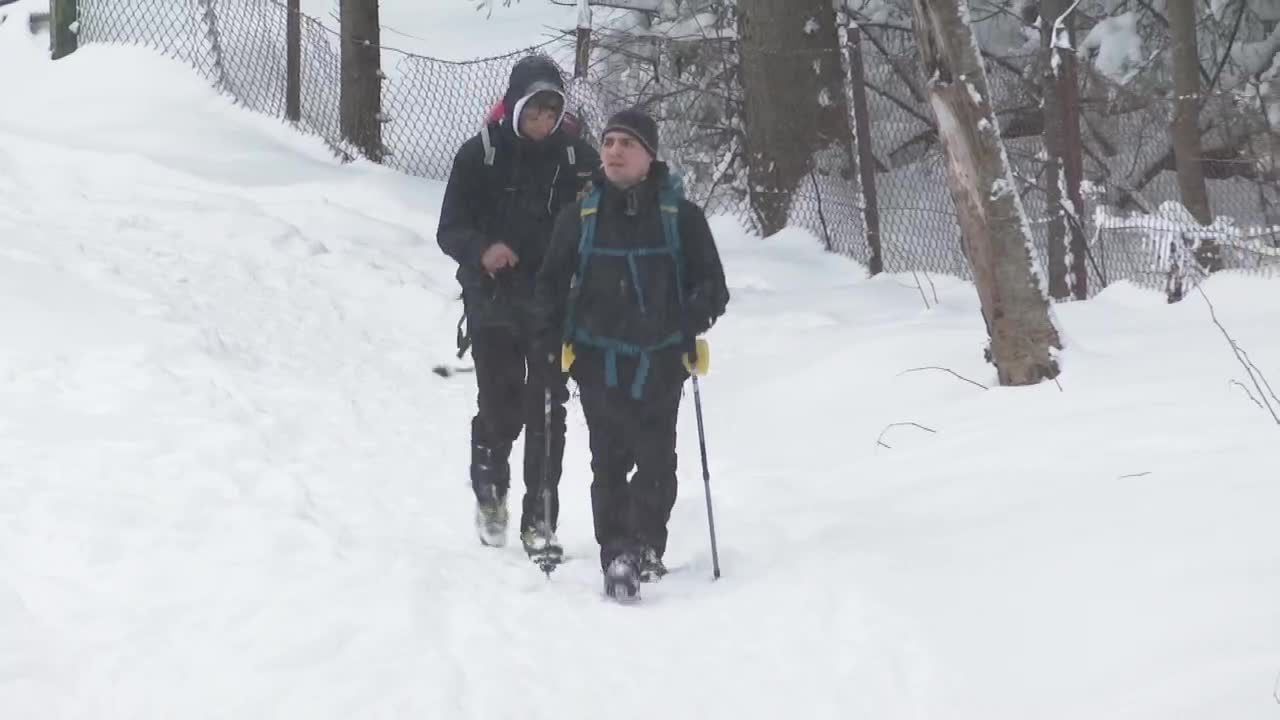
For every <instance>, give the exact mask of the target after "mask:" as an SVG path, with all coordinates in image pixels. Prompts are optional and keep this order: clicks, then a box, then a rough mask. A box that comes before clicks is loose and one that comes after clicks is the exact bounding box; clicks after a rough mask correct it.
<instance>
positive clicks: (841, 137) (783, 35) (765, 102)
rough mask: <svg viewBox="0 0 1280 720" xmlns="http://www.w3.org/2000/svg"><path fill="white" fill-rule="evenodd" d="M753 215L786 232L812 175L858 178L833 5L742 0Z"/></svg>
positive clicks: (768, 229) (770, 229)
mask: <svg viewBox="0 0 1280 720" xmlns="http://www.w3.org/2000/svg"><path fill="white" fill-rule="evenodd" d="M738 30H739V34H740V37H741V52H742V88H743V98H744V101H743V105H744V108H743V110H744V114H745V118H744V120H745V122H744V125H745V129H746V146H747V148H746V149H747V165H748V168H749V171H748V181H749V183H750V189H751V205H752V209H753V210H754V211H755V214H756V216H757V218H758V220H759V221H760V225H761V229H762V230H763V232H764V233H765V234H766V235H769V234H772V233H775V232H777V231H779V230H781V229H782V228H783V227H784V226H785V225H786V224H787V220H788V218H789V216H790V214H791V207H792V203H793V201H794V197H795V194H796V191H797V189H798V188H799V187H800V186H801V184H802V183H805V182H813V180H812V179H811V176H810V174H811V173H813V172H815V171H816V172H820V173H822V174H826V175H837V176H839V177H840V178H841V179H842V180H845V181H851V180H852V178H853V177H854V169H855V167H854V160H853V132H852V130H851V128H850V126H849V103H848V100H847V98H846V95H845V75H844V65H843V63H842V55H841V52H840V42H839V31H838V29H837V25H836V13H835V10H834V9H833V7H832V4H831V0H785V2H784V1H783V0H739V1H738Z"/></svg>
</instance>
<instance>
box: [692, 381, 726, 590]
mask: <svg viewBox="0 0 1280 720" xmlns="http://www.w3.org/2000/svg"><path fill="white" fill-rule="evenodd" d="M691 377H692V378H693V408H694V410H695V412H696V413H697V415H698V450H699V451H700V452H701V453H702V484H703V486H704V488H705V489H706V497H707V527H708V528H709V529H710V531H711V571H712V574H713V579H715V580H719V579H720V553H719V552H718V551H717V550H716V519H715V515H714V514H713V513H712V512H711V471H710V470H708V469H707V435H706V433H705V432H704V431H703V429H702V393H701V392H699V391H698V375H697V373H694V374H692V376H691Z"/></svg>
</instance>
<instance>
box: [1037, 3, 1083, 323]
mask: <svg viewBox="0 0 1280 720" xmlns="http://www.w3.org/2000/svg"><path fill="white" fill-rule="evenodd" d="M1073 12H1074V6H1073V3H1072V0H1040V47H1041V53H1042V61H1043V63H1044V67H1043V68H1042V75H1041V79H1042V83H1041V93H1042V95H1041V97H1042V101H1041V110H1042V115H1043V118H1044V122H1043V125H1044V132H1043V135H1044V154H1045V163H1044V172H1043V175H1044V193H1045V210H1046V212H1047V214H1048V216H1049V223H1048V236H1049V237H1048V241H1049V242H1048V251H1049V252H1048V257H1049V295H1050V297H1052V298H1053V299H1055V300H1064V299H1066V298H1069V297H1072V296H1073V295H1074V296H1075V297H1076V298H1078V299H1081V300H1083V299H1084V298H1086V297H1088V292H1089V291H1088V272H1087V271H1086V269H1085V253H1086V252H1087V247H1086V244H1085V236H1084V225H1083V222H1084V217H1083V216H1084V199H1083V198H1082V196H1081V193H1080V183H1081V180H1082V179H1083V178H1082V175H1083V161H1082V158H1081V144H1080V103H1079V91H1078V88H1077V86H1076V72H1075V62H1076V60H1075V54H1074V53H1073V52H1072V47H1073V44H1072V32H1071V27H1072V24H1073V21H1072V17H1071V16H1072V14H1073Z"/></svg>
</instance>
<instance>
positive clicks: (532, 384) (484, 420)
mask: <svg viewBox="0 0 1280 720" xmlns="http://www.w3.org/2000/svg"><path fill="white" fill-rule="evenodd" d="M471 343H472V344H471V356H472V358H473V359H474V360H475V366H476V385H477V390H478V393H477V406H478V411H477V412H476V415H475V417H474V418H472V420H471V486H472V488H473V489H474V490H475V493H476V498H477V500H483V499H484V498H485V497H486V496H487V493H486V490H487V489H488V488H490V487H493V488H496V489H497V490H498V495H499V497H503V498H505V497H506V494H507V490H508V488H509V487H510V484H511V468H510V463H509V458H510V455H511V445H512V443H514V442H515V439H516V438H517V437H519V435H520V431H521V430H522V429H523V430H524V432H525V436H524V500H523V502H522V508H521V514H520V529H521V530H524V529H525V528H528V527H531V526H533V524H534V523H535V522H539V521H541V520H542V519H543V503H542V482H543V465H544V464H548V467H547V468H546V480H547V486H548V489H549V490H550V492H551V525H552V527H551V529H552V530H553V531H554V530H555V528H556V523H557V519H558V517H559V514H560V496H559V491H558V488H559V484H560V470H561V467H562V463H563V460H564V432H565V409H564V404H565V402H566V401H568V399H569V390H568V388H567V387H566V384H565V380H566V378H565V376H564V375H562V374H560V373H558V372H551V371H550V369H549V368H547V367H546V363H540V362H536V361H532V360H530V357H529V355H530V353H531V347H530V342H529V341H528V340H527V339H525V338H523V337H521V336H519V335H517V334H516V332H515V331H514V330H513V329H512V328H509V327H505V326H481V327H476V328H473V329H472V330H471ZM548 374H550V375H552V377H546V375H548ZM548 387H550V389H551V453H550V457H549V458H548V457H547V444H546V435H545V431H544V425H543V415H544V402H545V398H544V395H543V393H544V390H545V389H546V388H548Z"/></svg>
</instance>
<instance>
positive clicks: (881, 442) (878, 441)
mask: <svg viewBox="0 0 1280 720" xmlns="http://www.w3.org/2000/svg"><path fill="white" fill-rule="evenodd" d="M904 425H910V426H911V427H914V428H919V429H921V430H924V431H925V432H930V433H934V434H935V435H936V434H937V433H938V431H937V430H934V429H933V428H931V427H925V426H924V425H921V424H920V423H914V422H896V423H889V424H888V425H885V426H884V429H883V430H881V431H880V436H879V437H877V438H876V445H878V446H880V447H885V448H889V449H890V450H892V449H893V446H892V445H889V444H888V443H886V442H885V441H884V434H885V433H887V432H889V431H890V430H892V429H893V428H896V427H903V426H904Z"/></svg>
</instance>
